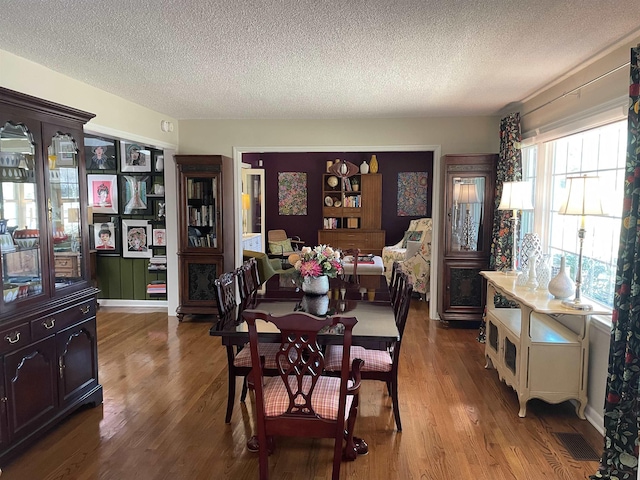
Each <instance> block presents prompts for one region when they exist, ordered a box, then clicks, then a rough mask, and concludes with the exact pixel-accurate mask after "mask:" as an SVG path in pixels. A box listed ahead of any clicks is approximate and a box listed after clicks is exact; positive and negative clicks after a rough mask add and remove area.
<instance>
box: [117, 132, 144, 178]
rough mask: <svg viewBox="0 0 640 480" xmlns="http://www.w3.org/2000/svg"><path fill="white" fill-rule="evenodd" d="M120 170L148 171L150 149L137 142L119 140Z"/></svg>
mask: <svg viewBox="0 0 640 480" xmlns="http://www.w3.org/2000/svg"><path fill="white" fill-rule="evenodd" d="M120 171H121V172H150V171H151V151H150V150H147V149H145V148H144V147H142V146H140V145H138V144H137V143H130V142H125V141H124V140H122V141H121V142H120Z"/></svg>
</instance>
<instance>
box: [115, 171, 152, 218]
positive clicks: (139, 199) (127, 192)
mask: <svg viewBox="0 0 640 480" xmlns="http://www.w3.org/2000/svg"><path fill="white" fill-rule="evenodd" d="M120 178H121V182H122V213H124V214H127V215H136V214H137V215H145V214H148V213H150V210H151V209H150V205H149V199H148V198H147V194H148V192H149V188H150V186H151V181H150V178H149V177H148V176H143V175H121V176H120Z"/></svg>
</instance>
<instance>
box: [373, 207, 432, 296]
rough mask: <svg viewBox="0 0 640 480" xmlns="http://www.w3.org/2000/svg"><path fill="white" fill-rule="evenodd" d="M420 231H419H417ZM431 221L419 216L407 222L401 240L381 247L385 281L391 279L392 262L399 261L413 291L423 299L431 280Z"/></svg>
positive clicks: (426, 294) (427, 293) (427, 294)
mask: <svg viewBox="0 0 640 480" xmlns="http://www.w3.org/2000/svg"><path fill="white" fill-rule="evenodd" d="M418 232H421V233H418ZM432 233H433V221H432V220H431V219H430V218H419V219H416V220H411V222H409V228H408V229H407V231H406V232H405V234H404V237H403V239H402V240H400V241H399V242H398V243H396V244H395V245H390V246H388V247H384V248H383V249H382V262H383V263H384V274H385V276H386V277H387V281H388V282H390V281H391V273H392V269H393V262H394V261H398V262H401V267H402V270H403V271H404V272H406V273H407V275H408V276H409V281H410V282H411V283H412V284H413V291H414V292H418V293H420V295H421V296H423V297H424V298H425V299H428V297H429V282H430V280H431V237H432Z"/></svg>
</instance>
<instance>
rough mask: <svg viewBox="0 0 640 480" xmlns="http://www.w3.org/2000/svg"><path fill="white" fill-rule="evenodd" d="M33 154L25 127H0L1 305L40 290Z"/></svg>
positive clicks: (36, 197)
mask: <svg viewBox="0 0 640 480" xmlns="http://www.w3.org/2000/svg"><path fill="white" fill-rule="evenodd" d="M35 152H36V147H35V145H34V141H33V136H32V134H31V133H30V132H29V130H28V129H27V127H26V126H25V125H23V124H15V123H13V122H10V121H9V122H6V123H4V125H1V126H0V181H1V182H2V183H1V188H0V253H1V255H0V264H1V265H2V300H1V301H0V304H9V303H12V302H16V301H18V300H20V299H23V298H26V297H31V296H34V295H38V294H40V293H42V289H43V277H42V275H43V266H42V261H43V259H42V255H41V251H40V249H41V245H40V228H41V225H40V223H39V218H38V210H39V205H38V193H37V185H38V172H37V170H36V168H35V163H36V162H35Z"/></svg>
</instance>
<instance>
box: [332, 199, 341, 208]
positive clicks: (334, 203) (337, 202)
mask: <svg viewBox="0 0 640 480" xmlns="http://www.w3.org/2000/svg"><path fill="white" fill-rule="evenodd" d="M333 206H334V207H340V206H342V202H341V201H340V200H334V202H333Z"/></svg>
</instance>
